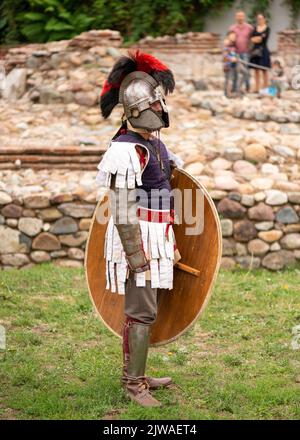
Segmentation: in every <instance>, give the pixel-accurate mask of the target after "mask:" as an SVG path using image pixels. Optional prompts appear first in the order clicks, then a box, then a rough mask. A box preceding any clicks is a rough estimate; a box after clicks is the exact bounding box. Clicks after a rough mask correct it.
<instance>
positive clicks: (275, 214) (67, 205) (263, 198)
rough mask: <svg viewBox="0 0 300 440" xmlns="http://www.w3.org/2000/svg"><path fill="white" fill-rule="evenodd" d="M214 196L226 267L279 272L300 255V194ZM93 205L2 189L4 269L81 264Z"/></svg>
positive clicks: (60, 196) (68, 197)
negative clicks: (16, 194) (18, 195)
mask: <svg viewBox="0 0 300 440" xmlns="http://www.w3.org/2000/svg"><path fill="white" fill-rule="evenodd" d="M211 196H212V198H213V200H214V202H215V204H216V206H217V209H218V212H219V215H220V217H221V226H222V234H223V259H222V266H223V267H225V268H230V269H231V268H233V267H234V266H237V265H239V266H241V267H244V268H258V267H260V266H262V267H266V268H268V269H271V270H279V269H282V268H283V267H285V266H288V265H291V264H294V263H295V262H296V261H297V260H299V259H300V223H299V214H300V192H288V193H284V192H282V191H279V190H266V191H260V192H258V193H256V194H243V195H242V194H239V193H238V192H232V191H231V192H230V191H227V192H226V191H221V190H214V191H211ZM95 206H96V200H91V201H89V202H87V201H86V199H81V198H80V197H79V196H78V195H75V194H73V195H72V194H58V195H55V196H50V195H47V194H46V193H40V194H34V195H28V196H25V197H23V198H17V199H13V198H12V197H11V196H10V195H9V194H7V193H5V192H4V191H2V192H0V212H1V214H0V262H1V264H0V267H1V268H2V269H9V268H12V267H30V266H32V265H33V264H36V263H41V262H45V261H50V260H53V261H54V262H55V264H57V265H60V266H68V267H80V266H82V265H83V260H84V249H85V244H86V240H87V237H88V230H89V227H90V223H91V217H92V215H93V211H94V208H95ZM179 249H180V244H179Z"/></svg>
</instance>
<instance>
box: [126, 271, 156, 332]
mask: <svg viewBox="0 0 300 440" xmlns="http://www.w3.org/2000/svg"><path fill="white" fill-rule="evenodd" d="M157 290H158V289H152V288H151V281H146V286H145V287H137V286H136V284H135V279H134V273H133V272H130V275H129V278H128V280H127V281H126V285H125V306H124V313H125V315H127V316H130V317H131V318H135V319H138V320H139V321H141V322H142V323H144V324H149V325H150V324H153V322H154V321H155V320H156V316H157Z"/></svg>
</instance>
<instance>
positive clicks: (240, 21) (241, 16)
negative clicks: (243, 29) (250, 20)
mask: <svg viewBox="0 0 300 440" xmlns="http://www.w3.org/2000/svg"><path fill="white" fill-rule="evenodd" d="M235 19H236V21H237V23H238V24H243V23H244V21H245V13H244V12H243V11H239V12H237V13H236V14H235Z"/></svg>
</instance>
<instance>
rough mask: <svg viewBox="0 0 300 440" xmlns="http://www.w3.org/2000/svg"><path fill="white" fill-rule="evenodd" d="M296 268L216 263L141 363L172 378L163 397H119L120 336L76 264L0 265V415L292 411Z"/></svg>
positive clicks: (296, 404)
mask: <svg viewBox="0 0 300 440" xmlns="http://www.w3.org/2000/svg"><path fill="white" fill-rule="evenodd" d="M299 281H300V272H299V270H298V269H292V270H286V271H283V272H280V273H270V272H266V271H263V270H259V271H255V272H248V273H246V272H244V271H241V270H237V271H234V272H225V271H223V272H221V273H220V275H219V277H218V282H217V285H216V288H215V290H214V293H213V295H212V298H211V300H210V302H209V304H208V306H207V308H206V310H205V312H204V314H203V316H202V317H201V319H200V320H199V321H198V323H197V325H196V326H195V327H194V328H193V329H192V330H190V331H189V332H187V333H186V334H185V335H184V336H182V337H181V338H180V339H179V340H177V341H175V342H174V343H172V344H169V345H166V346H163V347H159V348H151V349H150V354H149V360H148V370H147V374H149V375H158V376H160V375H168V376H169V375H170V376H172V378H173V379H174V381H175V384H176V385H174V386H173V387H172V388H170V389H169V390H159V391H156V392H155V396H156V397H157V398H158V399H160V400H161V401H162V402H163V404H164V406H163V408H159V409H157V408H152V409H144V408H142V407H138V406H137V405H136V404H135V403H133V402H131V401H128V400H127V399H126V397H125V396H124V394H123V391H122V389H121V387H120V384H119V376H120V373H121V365H122V358H121V342H120V340H119V339H118V338H116V337H115V336H114V335H112V334H111V333H110V332H109V330H107V329H106V327H104V325H103V324H102V323H101V321H100V320H99V319H98V318H97V316H96V315H95V312H94V311H93V307H92V304H91V302H90V298H89V295H88V292H87V288H86V282H85V276H84V271H83V270H80V269H63V268H58V267H56V266H54V265H52V264H43V265H39V266H35V267H33V268H30V269H26V270H10V271H2V272H0V323H1V324H2V325H3V326H4V327H5V328H6V335H7V348H6V350H5V351H4V350H0V419H1V418H2V419H8V418H10V419H13V418H15V419H101V418H105V419H299V417H300V384H299V380H300V378H299V376H300V350H292V348H291V341H292V328H293V327H294V326H295V325H297V324H299V323H300V287H299V285H300V283H299Z"/></svg>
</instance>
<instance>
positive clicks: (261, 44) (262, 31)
mask: <svg viewBox="0 0 300 440" xmlns="http://www.w3.org/2000/svg"><path fill="white" fill-rule="evenodd" d="M256 23H257V24H256V26H255V28H254V29H253V32H252V35H251V42H252V43H253V47H252V49H251V57H250V62H251V63H253V64H256V65H257V66H258V67H254V66H250V67H251V68H252V69H254V72H255V90H254V92H255V93H259V90H260V75H261V74H262V76H263V88H267V87H268V86H269V76H268V69H270V68H271V59H270V52H269V49H268V47H267V41H268V38H269V34H270V28H269V26H268V24H267V22H266V18H265V16H264V15H263V14H257V16H256ZM260 66H261V67H260Z"/></svg>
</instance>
